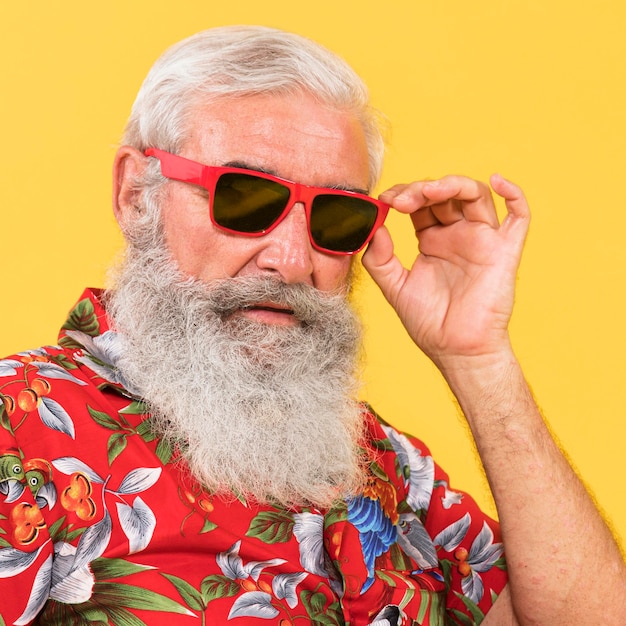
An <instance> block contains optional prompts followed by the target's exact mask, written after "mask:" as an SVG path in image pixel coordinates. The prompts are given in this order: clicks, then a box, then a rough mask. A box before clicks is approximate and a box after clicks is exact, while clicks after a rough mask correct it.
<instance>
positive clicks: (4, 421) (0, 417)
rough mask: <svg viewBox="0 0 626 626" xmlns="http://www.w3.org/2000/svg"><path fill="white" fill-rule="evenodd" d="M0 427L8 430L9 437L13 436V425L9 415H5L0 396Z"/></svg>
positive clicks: (0, 396)
mask: <svg viewBox="0 0 626 626" xmlns="http://www.w3.org/2000/svg"><path fill="white" fill-rule="evenodd" d="M0 425H1V426H2V428H4V429H5V430H8V431H9V433H11V435H15V433H14V431H13V424H11V420H10V419H9V414H8V413H7V410H6V407H5V406H4V401H3V400H2V394H0Z"/></svg>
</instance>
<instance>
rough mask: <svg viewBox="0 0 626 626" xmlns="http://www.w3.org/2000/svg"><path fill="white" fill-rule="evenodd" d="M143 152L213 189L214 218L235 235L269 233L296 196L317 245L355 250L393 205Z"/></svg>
mask: <svg viewBox="0 0 626 626" xmlns="http://www.w3.org/2000/svg"><path fill="white" fill-rule="evenodd" d="M145 154H146V156H152V157H156V158H157V159H159V161H160V163H161V173H162V174H163V176H165V177H166V178H170V179H172V180H177V181H180V182H183V183H191V184H193V185H200V186H201V187H204V188H205V189H206V190H207V191H208V192H209V215H210V217H211V221H212V222H213V224H214V225H215V226H217V227H218V228H220V229H222V230H224V231H226V232H229V233H235V234H237V235H244V236H246V237H260V236H262V235H266V234H267V233H269V232H271V231H272V230H273V229H274V228H276V226H278V224H280V222H281V221H282V220H283V219H284V218H285V216H286V215H287V213H289V210H290V209H291V207H292V206H293V205H294V204H295V203H296V202H302V203H303V204H304V207H305V211H306V216H307V224H308V230H309V238H310V240H311V244H312V245H313V247H314V248H315V249H316V250H320V251H321V252H327V253H329V254H356V253H357V252H359V251H360V250H362V249H363V248H364V247H365V246H366V245H367V244H368V243H369V241H370V240H371V238H372V237H373V236H374V233H375V232H376V229H377V228H378V227H379V226H381V225H382V223H383V222H384V221H385V218H386V217H387V213H388V212H389V206H390V205H388V204H386V203H385V202H381V201H380V200H375V199H374V198H370V197H369V196H367V195H365V194H362V193H356V192H353V191H346V190H342V189H332V188H328V187H313V186H311V185H303V184H301V183H294V182H292V181H290V180H285V179H283V178H278V177H277V176H272V175H271V174H265V173H264V172H257V171H255V170H248V169H242V168H239V167H213V166H209V165H203V164H202V163H197V162H196V161H191V160H189V159H186V158H184V157H181V156H177V155H175V154H171V153H170V152H165V151H163V150H158V149H156V148H149V149H148V150H146V151H145Z"/></svg>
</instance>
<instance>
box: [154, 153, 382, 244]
mask: <svg viewBox="0 0 626 626" xmlns="http://www.w3.org/2000/svg"><path fill="white" fill-rule="evenodd" d="M144 154H145V155H146V156H150V157H155V158H157V159H158V160H159V162H160V164H161V173H162V174H163V176H165V177H166V178H169V179H172V180H177V181H179V182H183V183H190V184H192V185H199V186H200V187H204V188H205V189H206V190H207V191H208V192H209V197H210V198H212V197H213V196H214V194H215V187H216V184H217V181H218V179H219V177H220V176H221V175H222V174H227V173H241V174H247V175H249V176H256V177H257V178H263V179H266V180H271V181H273V182H275V183H279V184H281V185H283V186H284V187H286V188H287V189H288V190H289V199H288V201H287V203H286V205H285V208H284V209H283V211H282V213H281V214H280V215H279V216H278V217H277V218H276V220H275V221H274V222H273V223H272V224H271V225H270V226H269V227H268V228H266V229H265V230H261V231H258V232H252V233H251V232H245V231H239V230H233V229H231V228H227V227H225V226H222V225H221V224H218V223H217V222H216V221H215V218H214V216H213V207H212V204H211V203H210V202H209V216H210V218H211V222H212V223H213V225H214V226H215V227H216V228H219V229H220V230H223V231H225V232H228V233H232V234H235V235H242V236H244V237H262V236H263V235H267V234H268V233H270V232H272V230H274V228H276V227H277V226H278V225H279V224H280V223H281V222H282V221H283V219H285V217H286V216H287V214H288V213H289V211H290V210H291V208H292V207H293V205H294V204H296V203H298V202H301V203H302V204H303V205H304V209H305V212H306V218H307V231H308V233H309V240H310V242H311V245H312V246H313V247H314V248H315V249H316V250H319V251H320V252H325V253H327V254H335V255H340V256H345V255H353V254H358V253H359V252H360V251H361V250H363V248H365V246H367V244H368V243H369V242H370V241H371V239H372V237H373V236H374V233H375V232H376V231H377V230H378V228H380V226H382V225H383V222H384V221H385V218H386V217H387V214H388V212H389V208H390V206H391V205H390V204H387V203H386V202H382V201H381V200H376V199H375V198H372V197H371V196H368V195H367V194H363V193H358V192H356V191H349V190H346V189H333V188H332V187H316V186H314V185H305V184H303V183H296V182H294V181H291V180H287V179H285V178H280V177H278V176H273V175H272V174H266V173H265V172H260V171H257V170H249V169H245V168H241V167H221V166H212V165H204V164H203V163H198V162H197V161H192V160H191V159H187V158H185V157H182V156H179V155H177V154H172V153H171V152H166V151H165V150H159V149H158V148H148V149H147V150H146V151H145V152H144ZM319 195H335V196H346V197H348V198H358V199H360V200H365V201H367V202H370V203H371V204H373V205H374V206H375V207H376V209H377V213H376V220H375V221H374V225H373V226H372V229H371V231H370V233H369V235H368V236H367V238H366V239H365V241H364V242H363V244H362V245H361V246H359V248H358V249H357V250H350V251H347V252H346V251H340V250H331V249H329V248H324V247H323V246H320V245H319V244H317V243H316V242H315V241H314V240H313V235H312V234H311V207H312V203H313V199H314V198H315V197H316V196H319Z"/></svg>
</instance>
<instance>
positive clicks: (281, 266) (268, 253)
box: [256, 202, 315, 285]
mask: <svg viewBox="0 0 626 626" xmlns="http://www.w3.org/2000/svg"><path fill="white" fill-rule="evenodd" d="M261 241H262V242H263V248H262V249H261V251H260V252H259V253H258V255H257V257H256V263H257V266H258V268H259V269H261V270H263V271H269V272H276V273H278V274H279V275H280V277H281V279H282V280H284V281H285V282H286V283H301V282H303V283H307V284H309V285H310V284H312V283H313V254H314V252H315V251H314V249H313V246H311V241H310V239H309V231H308V226H307V218H306V212H305V209H304V205H303V204H302V203H300V202H297V203H296V204H294V206H292V207H291V209H290V210H289V212H288V213H287V215H286V216H285V218H284V219H283V220H282V222H281V223H280V224H278V226H276V228H274V230H273V231H272V232H271V233H269V234H268V235H265V236H264V237H262V238H261Z"/></svg>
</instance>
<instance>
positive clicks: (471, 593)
mask: <svg viewBox="0 0 626 626" xmlns="http://www.w3.org/2000/svg"><path fill="white" fill-rule="evenodd" d="M461 589H462V590H463V593H464V594H465V596H467V598H469V599H470V600H471V601H472V602H476V603H478V602H480V601H481V600H482V597H483V594H484V592H485V587H484V585H483V579H482V578H481V577H480V575H479V574H477V573H476V572H475V571H474V570H473V569H472V570H470V575H469V576H465V578H463V580H461ZM464 601H465V600H464Z"/></svg>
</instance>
